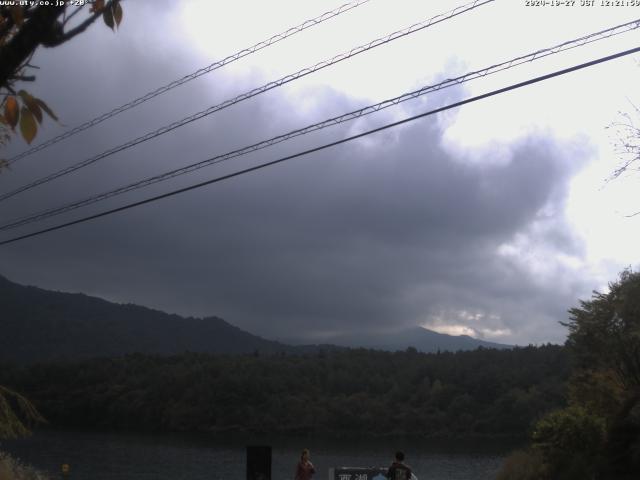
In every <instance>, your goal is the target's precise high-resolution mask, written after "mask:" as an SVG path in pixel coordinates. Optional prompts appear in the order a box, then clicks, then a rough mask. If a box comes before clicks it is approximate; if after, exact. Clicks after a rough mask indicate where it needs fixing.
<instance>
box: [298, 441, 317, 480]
mask: <svg viewBox="0 0 640 480" xmlns="http://www.w3.org/2000/svg"><path fill="white" fill-rule="evenodd" d="M314 473H316V469H315V468H314V467H313V463H311V460H309V450H308V449H306V448H305V449H304V450H302V455H300V461H299V462H298V466H297V467H296V477H295V480H311V477H312V476H313V474H314Z"/></svg>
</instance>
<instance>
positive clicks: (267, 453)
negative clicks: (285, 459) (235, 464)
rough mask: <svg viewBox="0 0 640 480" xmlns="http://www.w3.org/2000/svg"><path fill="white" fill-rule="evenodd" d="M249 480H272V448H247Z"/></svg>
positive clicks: (256, 446)
mask: <svg viewBox="0 0 640 480" xmlns="http://www.w3.org/2000/svg"><path fill="white" fill-rule="evenodd" d="M247 480H271V447H270V446H267V445H251V446H248V447H247Z"/></svg>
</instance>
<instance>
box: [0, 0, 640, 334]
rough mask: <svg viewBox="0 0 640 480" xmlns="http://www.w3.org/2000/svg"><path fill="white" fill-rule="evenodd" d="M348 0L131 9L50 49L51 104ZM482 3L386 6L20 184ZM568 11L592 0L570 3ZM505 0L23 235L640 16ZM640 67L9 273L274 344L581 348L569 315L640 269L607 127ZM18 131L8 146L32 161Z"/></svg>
mask: <svg viewBox="0 0 640 480" xmlns="http://www.w3.org/2000/svg"><path fill="white" fill-rule="evenodd" d="M345 1H346V0H343V1H333V0H331V1H329V0H324V1H305V2H300V1H299V0H298V1H293V0H290V1H285V0H274V1H271V2H257V1H256V2H253V1H250V2H221V1H220V2H218V1H210V0H184V1H180V2H175V1H171V2H170V1H158V0H148V1H141V0H138V1H136V2H123V7H124V20H123V23H122V25H121V28H120V30H119V31H118V32H117V33H115V34H114V33H112V32H111V31H110V30H109V29H108V28H107V27H106V26H105V25H104V24H101V23H100V24H96V25H94V26H93V27H92V28H90V29H89V30H88V31H87V32H86V33H85V34H84V35H82V36H80V37H77V38H76V39H74V40H73V41H71V42H69V43H68V44H65V45H64V46H62V47H58V48H55V49H52V50H41V51H39V52H38V53H37V55H36V57H35V59H34V63H35V64H37V65H38V66H39V67H40V70H38V71H37V72H36V74H37V77H38V78H37V82H36V83H35V84H33V85H29V86H28V88H29V90H30V91H31V92H32V93H33V94H35V95H37V96H39V97H41V98H43V99H45V100H46V101H47V102H48V103H49V104H50V105H51V107H52V108H53V109H54V110H55V112H56V113H57V114H58V116H59V117H60V119H61V122H62V123H63V124H64V126H60V125H57V124H55V123H53V122H48V123H47V125H46V127H44V128H43V129H42V130H41V131H40V132H39V134H38V137H37V138H36V140H35V143H39V142H41V141H44V140H46V139H47V138H51V137H54V136H56V135H59V134H60V133H62V132H64V131H65V128H71V127H73V126H76V125H79V124H81V123H82V122H84V121H86V120H88V119H90V118H93V117H95V116H97V115H99V114H101V113H103V112H105V111H108V110H110V109H112V108H114V107H116V106H118V105H121V104H123V103H126V102H128V101H130V100H131V99H133V98H135V97H137V96H140V95H143V94H145V93H147V92H148V91H150V90H153V89H155V88H157V87H159V86H162V85H164V84H166V83H168V82H170V81H172V80H175V79H177V78H179V77H182V76H183V75H186V74H189V73H191V72H193V71H195V70H197V69H198V68H201V67H203V66H206V65H208V64H210V63H212V62H214V61H215V60H219V59H221V58H224V57H225V56H227V55H230V54H232V53H234V52H236V51H238V50H240V49H242V48H245V47H248V46H250V45H252V44H254V43H256V42H258V41H260V40H263V39H266V38H267V37H269V36H271V35H272V34H275V33H279V32H280V31H283V30H285V29H287V28H288V27H291V26H294V25H296V24H299V23H301V22H302V21H304V20H305V19H308V18H312V17H315V16H317V15H319V14H320V13H322V12H325V11H327V10H330V9H332V8H335V7H337V6H339V5H341V4H342V3H344V2H345ZM464 3H465V2H464V1H460V2H453V1H433V2H424V1H407V0H394V1H391V0H371V1H370V2H369V3H366V4H364V5H362V6H360V7H358V8H356V9H354V10H352V11H350V12H347V13H344V14H342V15H341V16H339V17H337V18H334V19H332V20H328V21H327V22H325V23H323V24H322V25H319V26H317V27H314V28H312V29H309V30H307V31H305V32H303V33H301V34H298V35H296V36H294V37H292V38H289V39H287V40H284V41H283V42H280V43H278V44H277V45H274V46H272V47H270V48H268V49H265V50H264V51H262V52H259V53H257V54H254V55H251V56H249V57H246V58H244V59H242V60H240V61H238V62H235V63H233V64H231V65H229V66H226V67H224V68H222V69H220V70H217V71H215V72H213V73H210V74H208V75H205V76H203V77H200V78H199V79H197V80H195V81H192V82H189V83H187V84H186V85H183V86H181V87H179V88H176V89H174V90H172V91H171V92H170V93H168V94H166V95H162V96H160V97H158V98H156V99H154V100H152V101H150V102H147V103H145V104H144V105H143V106H141V107H139V108H136V109H133V110H130V111H128V112H126V113H125V114H122V115H120V116H117V117H115V118H113V119H111V120H109V121H107V122H104V123H102V124H101V125H99V126H97V127H95V128H92V129H90V130H87V131H85V132H83V133H81V134H79V135H76V136H74V137H73V138H70V139H67V140H65V141H62V142H60V143H58V144H56V145H55V146H53V147H51V148H49V149H46V150H44V151H42V152H39V153H37V154H34V155H32V156H29V157H27V158H25V159H23V160H21V161H20V162H17V163H15V164H14V166H13V168H12V170H11V171H9V172H6V173H3V174H2V175H1V176H0V191H2V192H4V191H9V190H12V189H14V188H16V187H19V186H21V185H23V184H25V183H26V182H29V181H32V180H34V179H36V178H39V177H41V176H43V175H45V174H48V173H51V172H54V171H57V170H59V169H60V168H63V167H65V166H67V165H71V164H74V163H76V162H78V161H80V160H83V159H85V158H87V157H89V156H92V155H95V154H97V153H100V152H102V151H104V150H107V149H109V148H111V147H113V146H116V145H118V144H120V143H124V142H126V141H128V140H131V139H133V138H136V137H137V136H140V135H143V134H145V133H147V132H149V131H152V130H154V129H156V128H158V127H161V126H164V125H167V124H169V123H171V122H173V121H175V120H177V119H180V118H183V117H186V116H187V115H190V114H192V113H195V112H197V111H200V110H203V109H205V108H207V107H209V106H211V105H215V104H217V103H220V102H223V101H224V100H226V99H229V98H232V97H234V96H236V95H238V94H241V93H244V92H246V91H248V90H251V89H252V88H255V87H258V86H261V85H263V84H265V83H267V82H269V81H271V80H275V79H277V78H280V77H282V76H284V75H287V74H289V73H293V72H295V71H297V70H300V69H302V68H304V67H307V66H311V65H313V64H315V63H317V62H319V61H321V60H324V59H327V58H330V57H333V56H334V55H336V54H338V53H342V52H344V51H348V50H349V49H351V48H352V47H355V46H358V45H360V44H363V43H365V42H368V41H370V40H372V39H374V38H377V37H380V36H382V35H385V34H388V33H391V32H393V31H394V30H397V29H400V28H403V27H406V26H409V25H411V24H413V23H416V22H420V21H423V20H426V19H428V18H429V17H432V16H434V15H436V14H439V13H445V12H447V11H449V10H451V9H452V8H455V7H456V6H458V5H462V4H464ZM567 3H569V2H567ZM580 3H581V2H580V1H579V0H578V1H577V2H576V5H575V6H573V7H571V6H564V7H552V6H546V7H544V6H538V7H528V6H526V2H525V0H497V1H496V2H493V3H490V4H488V5H485V6H481V7H478V8H477V9H475V10H473V11H470V12H468V13H465V14H463V15H460V16H458V17H455V18H453V19H451V20H448V21H445V22H442V23H440V24H437V25H434V26H432V27H430V28H427V29H425V30H423V31H421V32H418V33H415V34H413V35H411V36H409V37H408V38H405V39H401V40H397V41H394V42H391V43H390V44H389V45H386V46H382V47H378V48H376V49H374V50H372V51H370V52H367V53H364V54H362V55H359V56H358V57H356V58H354V59H353V60H349V61H345V62H341V63H340V64H338V65H335V66H333V67H329V68H326V69H324V70H323V71H322V72H318V73H315V74H311V75H308V76H307V77H305V78H304V79H301V80H299V81H296V82H292V83H290V84H288V85H286V86H283V87H280V88H277V89H275V90H271V91H270V92H267V93H264V94H262V95H259V96H257V97H255V98H252V99H250V100H247V101H244V102H242V103H240V104H237V105H234V106H233V107H231V108H228V109H225V110H223V111H221V112H218V113H216V114H213V115H211V116H209V117H207V118H205V119H202V120H199V121H196V122H193V123H191V124H189V125H187V126H185V127H182V128H179V129H177V130H175V131H173V132H171V133H169V134H167V135H163V136H162V137H159V138H158V139H156V140H154V141H150V142H146V143H144V144H142V145H139V146H137V147H134V148H131V149H129V150H127V151H125V152H122V153H119V154H116V155H113V156H111V157H109V158H106V159H104V160H102V161H100V162H98V163H97V164H95V165H92V166H90V167H88V168H85V169H82V170H80V171H78V172H76V173H74V174H71V175H68V176H66V177H64V178H61V179H58V180H56V181H52V182H50V183H48V184H46V185H43V186H41V187H39V188H35V189H32V190H30V191H29V192H25V193H23V194H21V195H17V196H15V197H14V198H12V199H10V200H7V201H5V202H3V203H2V206H1V208H0V221H2V222H3V223H4V222H6V221H8V220H11V219H13V218H15V217H19V216H21V215H26V214H29V213H31V212H34V211H39V210H42V209H45V208H50V207H55V206H58V205H61V204H63V203H65V202H69V201H73V200H79V199H82V198H84V197H85V196H87V195H89V194H92V193H95V192H102V191H105V190H109V189H111V188H115V187H117V186H120V185H123V184H126V183H130V182H131V181H134V180H138V179H142V178H145V177H147V176H149V175H153V174H156V173H160V172H163V171H165V170H168V169H172V168H175V167H177V166H182V165H188V164H190V163H194V162H197V161H200V160H203V159H206V158H209V157H212V156H214V155H217V154H221V153H225V152H227V151H230V150H233V149H237V148H240V147H243V146H246V145H249V144H252V143H255V142H257V141H260V140H264V139H268V138H270V137H273V136H275V135H279V134H282V133H286V132H288V131H290V130H293V129H296V128H300V127H302V126H306V125H308V124H311V123H314V122H318V121H320V120H323V119H325V118H329V117H331V116H336V115H339V114H341V113H345V112H348V111H351V110H354V109H356V108H359V107H362V106H365V105H369V104H372V103H375V102H379V101H381V100H384V99H386V98H389V97H394V96H397V95H400V94H402V93H405V92H407V91H411V90H414V89H417V88H419V87H421V86H424V85H429V84H433V83H437V82H438V81H441V80H443V79H446V78H450V77H454V76H458V75H462V74H464V73H466V72H468V71H472V70H477V69H481V68H483V67H486V66H489V65H492V64H495V63H499V62H502V61H504V60H508V59H510V58H512V57H516V56H519V55H523V54H526V53H530V52H532V51H535V50H538V49H541V48H546V47H550V46H553V45H556V44H558V43H562V42H564V41H567V40H571V39H574V38H576V37H579V36H582V35H585V34H588V33H592V32H595V31H598V30H602V29H604V28H608V27H612V26H615V25H618V24H620V23H625V22H628V21H631V20H634V19H637V18H640V7H605V6H601V4H600V2H599V0H596V2H595V5H594V6H592V7H586V6H580ZM638 45H640V34H639V33H638V32H637V31H633V32H629V33H625V34H623V35H619V36H617V37H615V38H612V39H608V40H604V41H601V42H597V43H594V44H590V45H588V46H586V47H582V48H576V49H573V50H571V51H569V52H565V53H561V54H558V55H553V56H550V57H548V58H545V59H543V60H539V61H535V62H531V63H528V64H526V65H523V66H521V67H517V68H513V69H511V70H508V71H505V72H502V73H499V74H496V75H492V76H490V77H486V78H484V79H482V80H479V81H473V82H469V83H466V84H464V85H463V86H457V87H455V88H449V89H446V90H442V91H440V92H438V93H436V94H429V95H426V96H424V97H422V98H420V99H417V100H414V101H411V102H406V103H403V104H402V105H400V106H397V107H394V108H391V109H388V110H385V111H382V112H379V113H376V114H374V115H370V116H367V117H365V118H362V119H360V120H358V121H356V122H350V123H347V124H343V125H339V126H335V127H332V128H329V129H326V130H323V131H321V132H316V133H314V134H310V135H307V136H304V137H301V138H298V139H295V140H293V141H290V142H286V143H283V144H281V145H278V146H275V147H271V148H268V149H265V150H262V151H261V152H257V153H254V154H251V155H248V156H246V157H242V158H239V159H235V160H231V161H229V162H226V163H225V164H222V165H217V166H212V167H208V168H205V169H202V170H199V171H197V172H195V173H192V174H190V175H186V176H184V177H181V178H178V179H174V180H172V181H171V182H165V183H162V184H158V185H155V186H153V187H151V188H148V189H142V190H139V191H137V192H134V193H130V194H126V195H123V196H120V197H117V198H115V199H111V200H109V201H107V202H102V203H99V204H96V205H93V206H91V207H88V208H86V209H84V210H78V211H76V212H74V213H72V214H68V215H66V216H60V217H56V218H55V219H53V220H50V221H48V222H44V223H42V224H32V225H30V226H29V227H24V228H22V229H16V230H12V231H9V232H2V234H1V235H0V238H1V239H7V238H10V237H12V236H14V235H17V234H19V233H27V232H30V231H32V230H34V229H36V228H39V227H42V226H48V225H54V224H56V223H58V222H60V221H63V220H71V219H74V218H79V217H80V216H84V215H86V214H89V213H95V212H99V211H102V210H104V209H106V208H108V207H113V206H118V205H122V204H124V203H127V202H130V201H132V200H136V199H142V198H146V197H148V196H150V195H152V194H157V193H161V192H165V191H168V190H172V189H175V188H178V187H180V186H185V185H189V184H192V183H197V182H200V181H203V180H206V179H209V178H213V177H215V176H218V175H221V174H224V173H229V172H233V171H236V170H238V169H241V168H243V167H247V166H251V165H256V164H259V163H263V162H266V161H270V160H273V159H276V158H279V157H281V156H283V155H288V154H292V153H295V152H298V151H301V150H304V149H307V148H311V147H314V146H318V145H321V144H324V143H327V142H330V141H335V140H337V139H341V138H344V137H346V136H348V135H352V134H355V133H359V132H362V131H365V130H368V129H371V128H374V127H377V126H380V125H384V124H386V123H389V122H391V121H394V120H397V119H401V118H405V117H408V116H410V115H415V114H417V113H421V112H424V111H427V110H430V109H433V108H437V107H440V106H443V105H446V104H449V103H451V102H454V101H457V100H461V99H464V98H467V97H470V96H473V95H478V94H481V93H484V92H486V91H489V90H492V89H495V88H499V87H502V86H506V85H509V84H511V83H515V82H518V81H522V80H525V79H528V78H531V77H533V76H537V75H541V74H544V73H548V72H551V71H554V70H557V69H560V68H564V67H568V66H572V65H574V64H578V63H582V62H585V61H588V60H592V59H595V58H598V57H601V56H604V55H608V54H611V53H615V52H618V51H621V50H626V49H629V48H632V47H636V46H638ZM639 62H640V56H638V55H631V56H628V57H625V58H622V59H618V60H615V61H612V62H609V63H607V64H604V65H600V66H596V67H592V68H589V69H586V70H582V71H579V72H575V73H572V74H569V75H567V76H564V77H561V78H556V79H551V80H549V81H546V82H544V83H541V84H537V85H533V86H529V87H526V88H524V89H520V90H517V91H513V92H510V93H507V94H504V95H500V96H497V97H492V98H490V99H486V100H482V101H478V102H475V103H473V104H470V105H467V106H464V107H461V108H458V109H455V110H449V111H447V112H446V113H443V114H439V115H437V116H430V117H427V118H424V119H421V120H418V121H415V122H412V123H409V124H405V125H403V126H401V127H397V128H395V129H392V130H386V131H384V132H381V133H377V134H374V135H370V136H368V137H366V138H364V139H361V140H357V141H353V142H349V143H347V144H344V145H341V146H337V147H333V148H331V149H327V150H323V151H321V152H318V153H315V154H311V155H307V156H304V157H301V158H297V159H295V160H292V161H289V162H286V163H283V164H279V165H277V166H273V167H269V168H267V169H263V170H259V171H256V172H253V173H250V174H247V175H243V176H240V177H236V178H233V179H231V180H228V181H225V182H222V183H218V184H215V185H211V186H208V187H205V188H202V189H199V190H197V191H192V192H189V193H186V194H183V195H180V196H177V197H172V198H170V199H165V200H162V201H159V202H156V203H153V204H150V205H145V206H142V207H139V208H136V209H133V210H129V211H127V212H123V213H120V214H117V215H113V216H110V217H106V218H102V219H98V220H94V221H91V222H87V223H84V224H81V225H76V226H73V227H70V228H68V229H64V230H61V231H57V232H53V233H49V234H46V235H42V236H39V237H35V238H31V239H27V240H24V241H21V242H18V243H15V244H11V245H6V246H3V247H0V274H2V275H4V276H6V277H8V278H9V279H11V280H13V281H16V282H20V283H24V284H30V285H37V286H40V287H43V288H47V289H54V290H61V291H70V292H83V293H87V294H91V295H97V296H100V297H103V298H106V299H109V300H113V301H117V302H123V303H127V302H131V303H136V304H141V305H146V306H149V307H153V308H158V309H161V310H165V311H168V312H175V313H179V314H183V315H194V316H208V315H215V316H219V317H222V318H224V319H226V320H227V321H229V322H230V323H232V324H234V325H237V326H239V327H241V328H243V329H246V330H248V331H250V332H252V333H256V334H260V335H262V336H265V337H267V338H278V339H287V338H294V337H296V338H300V337H306V338H308V339H309V340H325V339H327V338H330V336H331V335H333V334H338V333H353V332H358V331H364V330H367V331H393V330H395V329H400V328H405V327H409V326H414V325H422V326H425V327H427V328H431V329H434V330H437V331H439V332H443V333H451V334H468V335H472V336H475V337H477V338H482V339H486V340H490V341H496V342H503V343H512V344H513V343H517V344H528V343H542V342H548V341H550V342H563V341H564V338H565V336H566V330H565V329H564V328H563V327H562V326H561V325H559V323H558V322H559V321H563V320H566V318H567V313H566V312H567V309H569V308H571V307H572V306H575V305H577V303H578V300H579V299H586V298H589V296H590V293H591V291H592V290H593V289H598V290H602V289H604V288H606V285H607V282H609V281H611V280H615V278H616V277H617V274H618V273H619V272H620V271H621V270H622V269H623V268H625V267H628V266H632V267H635V268H638V266H639V263H638V262H639V258H638V248H637V245H638V244H640V215H639V216H636V217H628V215H630V214H633V213H635V212H637V211H639V210H640V195H638V191H640V190H639V189H638V185H639V182H640V178H639V177H638V176H637V175H636V176H635V177H634V176H628V177H624V178H621V179H618V180H616V181H614V182H610V183H607V182H605V179H606V178H607V177H608V176H609V175H610V174H611V172H612V171H613V170H614V169H615V167H616V165H617V164H618V162H619V158H618V157H617V156H616V153H615V146H614V143H615V141H616V136H615V134H613V132H612V130H611V129H606V127H607V126H608V125H610V124H612V123H613V122H616V121H619V120H620V119H621V117H620V114H619V112H620V111H627V112H631V111H632V110H633V107H632V104H633V103H636V104H638V103H640V89H639V88H638V85H640V82H639V81H640V63H639ZM25 148H26V145H25V144H24V142H23V141H22V140H21V139H15V140H14V141H13V142H12V143H11V145H10V146H8V147H7V148H6V149H5V152H3V156H5V157H10V156H11V155H14V154H16V153H19V152H21V151H23V150H24V149H25Z"/></svg>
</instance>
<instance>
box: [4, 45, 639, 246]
mask: <svg viewBox="0 0 640 480" xmlns="http://www.w3.org/2000/svg"><path fill="white" fill-rule="evenodd" d="M637 52H640V47H635V48H632V49H629V50H624V51H622V52H618V53H615V54H612V55H608V56H606V57H601V58H598V59H596V60H591V61H589V62H585V63H581V64H578V65H574V66H573V67H569V68H565V69H562V70H557V71H555V72H552V73H548V74H546V75H541V76H539V77H535V78H531V79H529V80H525V81H523V82H519V83H515V84H512V85H509V86H507V87H503V88H499V89H497V90H492V91H490V92H488V93H483V94H481V95H476V96H475V97H470V98H467V99H465V100H461V101H459V102H454V103H451V104H449V105H445V106H444V107H440V108H436V109H433V110H429V111H427V112H423V113H421V114H418V115H414V116H412V117H408V118H405V119H403V120H399V121H397V122H393V123H388V124H386V125H383V126H381V127H377V128H374V129H371V130H367V131H365V132H362V133H359V134H356V135H352V136H350V137H346V138H343V139H341V140H336V141H334V142H330V143H325V144H324V145H320V146H318V147H315V148H311V149H308V150H304V151H302V152H298V153H295V154H293V155H288V156H286V157H281V158H278V159H277V160H272V161H270V162H267V163H263V164H260V165H256V166H253V167H249V168H245V169H243V170H239V171H237V172H234V173H230V174H227V175H223V176H220V177H216V178H212V179H210V180H207V181H204V182H200V183H196V184H194V185H190V186H188V187H184V188H180V189H177V190H173V191H171V192H167V193H163V194H161V195H156V196H154V197H150V198H147V199H145V200H140V201H137V202H133V203H129V204H127V205H123V206H121V207H117V208H113V209H111V210H106V211H103V212H100V213H96V214H94V215H89V216H86V217H83V218H79V219H77V220H73V221H70V222H66V223H62V224H59V225H55V226H53V227H49V228H45V229H42V230H38V231H36V232H32V233H28V234H25V235H20V236H18V237H14V238H10V239H8V240H4V241H1V242H0V246H1V245H7V244H10V243H14V242H18V241H20V240H24V239H27V238H31V237H35V236H38V235H42V234H45V233H48V232H53V231H55V230H60V229H62V228H67V227H70V226H72V225H77V224H79V223H84V222H87V221H89V220H94V219H97V218H101V217H105V216H107V215H111V214H114V213H118V212H122V211H125V210H129V209H131V208H135V207H138V206H141V205H145V204H148V203H153V202H156V201H158V200H162V199H164V198H168V197H173V196H175V195H179V194H181V193H185V192H188V191H191V190H196V189H198V188H201V187H204V186H207V185H211V184H214V183H218V182H221V181H223V180H228V179H230V178H233V177H238V176H240V175H244V174H246V173H249V172H253V171H256V170H261V169H263V168H266V167H270V166H272V165H276V164H278V163H283V162H286V161H288V160H292V159H294V158H298V157H302V156H304V155H309V154H311V153H315V152H319V151H321V150H325V149H327V148H330V147H335V146H337V145H341V144H343V143H347V142H350V141H352V140H356V139H358V138H362V137H365V136H368V135H371V134H373V133H377V132H381V131H384V130H387V129H389V128H393V127H397V126H399V125H403V124H405V123H409V122H413V121H415V120H418V119H420V118H423V117H427V116H430V115H434V114H436V113H440V112H444V111H446V110H450V109H452V108H457V107H460V106H462V105H466V104H468V103H472V102H476V101H478V100H483V99H485V98H489V97H493V96H495V95H500V94H503V93H506V92H509V91H512V90H516V89H518V88H522V87H525V86H528V85H532V84H535V83H539V82H542V81H545V80H549V79H551V78H554V77H558V76H561V75H566V74H567V73H571V72H575V71H577V70H582V69H584V68H588V67H592V66H594V65H598V64H601V63H604V62H608V61H611V60H614V59H617V58H620V57H624V56H626V55H631V54H633V53H637Z"/></svg>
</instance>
